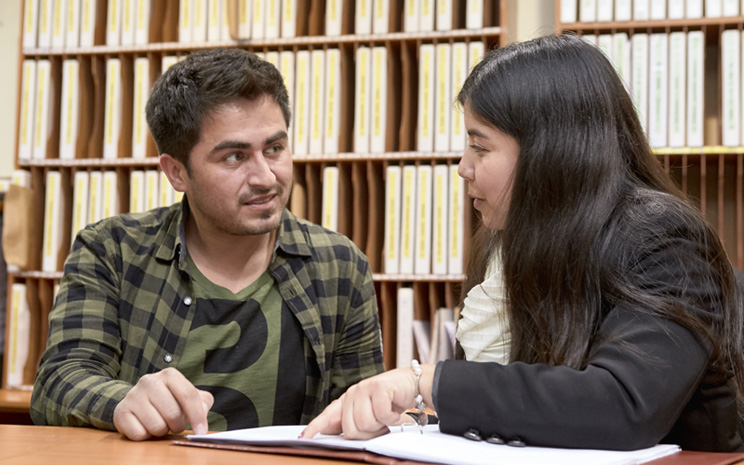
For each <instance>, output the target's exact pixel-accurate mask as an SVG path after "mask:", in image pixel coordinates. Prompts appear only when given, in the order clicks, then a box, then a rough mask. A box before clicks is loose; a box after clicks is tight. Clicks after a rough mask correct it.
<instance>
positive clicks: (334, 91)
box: [323, 48, 342, 153]
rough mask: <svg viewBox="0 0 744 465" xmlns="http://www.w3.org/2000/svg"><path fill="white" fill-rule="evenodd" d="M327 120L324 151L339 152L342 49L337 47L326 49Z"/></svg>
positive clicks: (325, 100)
mask: <svg viewBox="0 0 744 465" xmlns="http://www.w3.org/2000/svg"><path fill="white" fill-rule="evenodd" d="M325 77H326V85H325V98H324V99H323V102H324V104H325V110H324V112H323V114H324V116H325V122H324V123H323V134H324V138H323V152H324V153H338V152H339V131H340V118H341V84H342V83H341V51H340V50H339V49H337V48H329V49H328V50H326V58H325Z"/></svg>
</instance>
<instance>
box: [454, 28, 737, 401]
mask: <svg viewBox="0 0 744 465" xmlns="http://www.w3.org/2000/svg"><path fill="white" fill-rule="evenodd" d="M458 101H459V103H460V104H461V105H463V106H465V105H467V106H468V108H469V109H470V110H471V111H472V113H473V114H474V115H476V117H477V118H479V119H480V120H481V121H482V122H483V123H485V124H487V125H490V126H492V127H494V128H496V129H498V130H500V131H502V132H504V133H505V134H508V135H509V136H511V137H513V138H514V139H516V141H517V142H518V143H519V147H520V152H519V158H518V161H517V166H516V169H515V172H514V177H513V179H512V194H511V204H510V206H509V213H508V215H507V219H506V224H505V227H504V229H503V231H499V232H494V231H489V230H487V229H486V228H484V227H482V225H481V228H480V230H479V231H477V233H476V234H475V237H474V240H473V243H472V245H471V247H470V250H471V254H470V258H469V264H468V267H467V278H466V282H465V284H464V286H463V290H464V291H465V292H467V290H469V289H471V288H472V287H473V286H475V285H477V284H478V283H480V282H482V281H483V278H484V274H485V271H486V267H487V266H488V263H489V261H490V260H491V258H492V253H494V252H493V251H494V250H497V249H496V246H495V244H497V243H500V245H501V247H500V250H501V252H500V253H501V254H502V261H503V264H504V279H505V284H506V297H507V302H508V308H509V315H510V323H511V332H512V346H511V355H510V357H511V360H512V361H524V362H527V363H546V364H550V365H566V366H570V367H574V368H577V369H580V368H582V367H584V366H585V364H586V362H587V360H588V358H589V357H591V355H592V354H591V353H590V348H591V346H592V343H593V342H596V341H595V338H596V335H597V329H598V326H599V324H600V323H601V320H602V317H603V315H604V312H606V311H608V310H609V308H611V307H613V306H624V307H627V308H630V309H633V310H634V311H636V310H637V311H639V312H646V313H649V314H656V315H661V316H663V317H665V318H669V319H671V320H673V321H676V322H678V323H680V324H682V325H684V326H685V327H687V328H689V329H691V330H692V331H694V332H695V333H696V334H699V335H700V337H701V338H702V339H703V340H705V341H707V343H709V344H710V345H711V347H712V354H713V361H714V366H716V367H717V368H718V369H720V371H721V372H722V373H724V372H725V373H729V374H730V373H731V371H732V370H733V372H734V374H735V378H736V381H737V384H738V386H739V387H740V392H741V391H742V389H741V388H742V387H744V372H743V370H742V364H743V363H744V362H742V360H743V358H742V316H741V313H742V312H741V311H740V309H741V295H740V293H739V291H738V288H737V285H736V280H735V277H734V274H733V270H732V268H731V265H730V263H729V261H728V258H727V256H726V253H725V251H724V249H723V246H722V244H721V242H720V240H719V239H718V237H717V235H716V233H715V232H714V231H713V230H712V228H711V227H710V226H709V225H708V224H707V223H706V222H705V221H704V219H703V218H702V217H701V216H700V215H699V214H698V213H697V211H696V210H695V209H694V208H693V207H692V206H691V205H690V204H689V203H688V202H687V200H686V199H685V196H684V195H683V194H682V193H681V192H680V191H679V189H678V188H677V187H676V186H675V184H674V182H673V181H672V180H671V179H670V177H669V176H668V175H667V174H666V173H665V172H664V170H663V168H662V166H661V164H660V163H659V161H658V160H657V159H656V157H655V156H654V155H653V154H652V152H651V150H650V148H649V146H648V142H647V139H646V137H645V135H644V133H643V129H642V127H641V125H640V123H639V120H638V118H637V115H636V112H635V109H634V106H633V103H632V102H631V99H630V96H629V95H628V92H627V91H626V89H625V87H624V86H623V83H622V81H621V80H620V79H619V78H618V75H617V73H616V71H615V69H614V68H613V66H612V64H611V63H610V62H609V61H608V60H607V58H606V57H605V56H604V55H603V53H602V52H601V51H600V50H598V49H597V48H596V47H594V46H592V45H590V44H588V43H586V42H584V41H583V40H582V39H580V38H579V37H576V36H573V35H560V36H550V37H542V38H538V39H534V40H532V41H529V42H523V43H519V44H513V45H510V46H507V47H504V48H501V49H497V50H495V51H492V52H491V53H489V54H488V55H487V56H486V57H485V58H484V60H483V61H482V62H481V63H479V64H478V65H477V66H476V67H475V68H474V69H473V72H472V73H471V74H470V76H469V77H468V78H467V80H466V81H465V83H464V85H463V88H462V90H461V92H460V94H459V96H458ZM680 225H684V226H680ZM670 228H675V231H677V230H679V228H682V229H684V231H682V232H681V234H682V235H683V236H684V237H686V238H689V239H691V240H692V241H693V243H695V244H699V245H700V247H697V248H696V250H694V251H690V252H689V259H690V260H698V261H700V257H701V256H702V257H703V259H702V260H703V261H702V263H703V265H702V266H703V267H704V269H705V270H711V272H709V273H708V275H710V276H711V279H710V283H707V284H709V285H710V286H714V287H712V289H716V290H717V289H720V291H721V292H720V294H721V298H720V300H717V301H716V302H714V303H715V306H714V307H715V308H713V309H708V308H706V310H711V311H713V312H715V313H717V315H715V317H710V316H709V315H708V316H706V315H700V314H694V313H693V312H690V311H689V310H687V309H686V307H684V306H682V305H680V304H679V301H678V300H676V299H675V298H674V296H672V295H669V294H673V293H665V292H661V293H659V292H653V291H651V290H649V289H650V287H649V286H648V284H649V283H648V282H644V281H643V280H644V279H650V278H646V277H644V276H643V273H642V272H639V270H638V269H637V266H638V263H639V260H641V259H642V257H644V256H648V254H650V253H651V252H653V251H655V250H659V248H664V247H665V246H667V245H669V244H668V243H665V241H667V240H668V237H669V234H668V232H669V230H670ZM484 251H489V252H491V253H484ZM684 253H685V254H687V253H686V252H684ZM684 258H685V259H687V258H688V257H687V255H686V256H685V257H684ZM634 266H635V267H636V268H634ZM682 274H684V273H682ZM680 285H684V284H683V280H680ZM672 286H673V285H672ZM677 290H679V288H677ZM721 312H723V314H720V313H721Z"/></svg>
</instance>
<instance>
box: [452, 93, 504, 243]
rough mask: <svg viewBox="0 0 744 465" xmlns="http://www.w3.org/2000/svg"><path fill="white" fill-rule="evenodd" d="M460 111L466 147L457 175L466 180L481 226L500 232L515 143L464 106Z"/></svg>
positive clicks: (502, 225)
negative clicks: (481, 221)
mask: <svg viewBox="0 0 744 465" xmlns="http://www.w3.org/2000/svg"><path fill="white" fill-rule="evenodd" d="M464 110H465V129H467V131H468V146H467V148H466V149H465V153H463V155H462V159H460V164H459V166H458V169H457V172H458V174H459V175H460V177H462V178H463V179H465V180H466V181H468V196H470V197H471V198H472V199H473V206H474V207H475V209H476V210H478V211H479V212H480V214H481V218H482V220H483V224H484V225H485V226H486V227H487V228H488V229H492V230H494V231H498V230H501V229H504V224H505V222H506V214H507V212H508V211H509V202H510V200H511V185H512V174H513V172H514V167H515V166H516V164H517V156H518V155H519V144H517V141H516V140H514V138H513V137H511V136H508V135H506V134H504V133H503V132H501V131H499V130H498V129H496V128H494V127H493V126H489V125H487V124H485V123H483V122H482V121H480V120H479V119H478V118H477V117H476V116H475V115H474V114H473V112H472V111H471V109H470V106H469V105H468V104H467V103H466V104H465V108H464Z"/></svg>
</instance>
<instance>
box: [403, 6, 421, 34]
mask: <svg viewBox="0 0 744 465" xmlns="http://www.w3.org/2000/svg"><path fill="white" fill-rule="evenodd" d="M405 2H406V3H405V6H404V11H403V30H404V31H405V32H418V31H420V30H421V23H420V19H421V4H420V2H421V0H405Z"/></svg>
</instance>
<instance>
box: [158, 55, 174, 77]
mask: <svg viewBox="0 0 744 465" xmlns="http://www.w3.org/2000/svg"><path fill="white" fill-rule="evenodd" d="M176 63H178V57H177V56H175V55H165V56H164V57H163V61H162V62H161V63H160V69H161V74H162V73H165V72H166V71H167V70H168V68H170V67H171V66H173V65H175V64H176Z"/></svg>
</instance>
